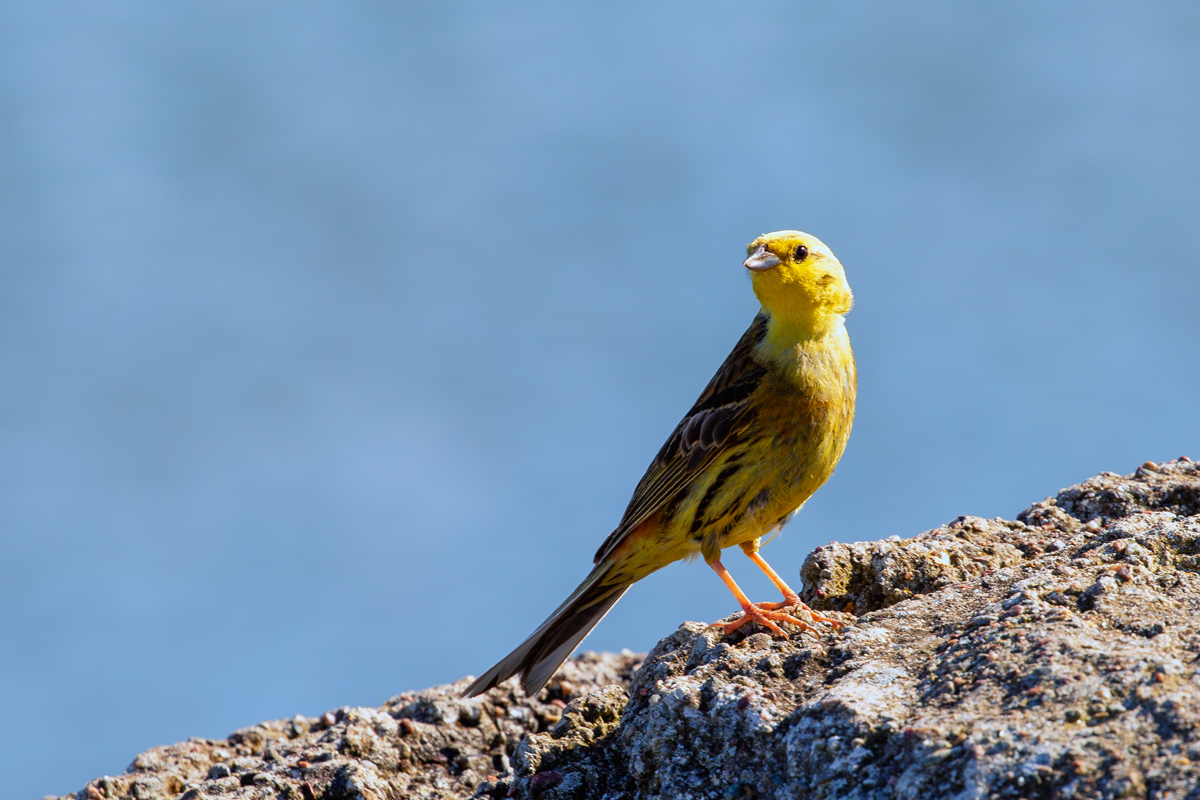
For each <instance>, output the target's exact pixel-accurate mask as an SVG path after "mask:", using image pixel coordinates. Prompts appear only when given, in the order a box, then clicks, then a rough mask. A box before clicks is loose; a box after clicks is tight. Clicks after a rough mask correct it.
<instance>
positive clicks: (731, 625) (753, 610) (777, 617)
mask: <svg viewBox="0 0 1200 800" xmlns="http://www.w3.org/2000/svg"><path fill="white" fill-rule="evenodd" d="M708 565H709V566H710V567H712V568H713V571H714V572H716V573H717V575H719V576H720V578H721V580H722V581H724V582H725V585H726V586H727V587H729V591H731V592H733V596H734V597H735V598H737V601H738V605H739V606H741V607H742V616H741V617H739V618H738V619H735V620H734V621H733V622H714V623H713V624H712V625H710V626H709V627H710V628H714V627H715V628H720V629H721V630H723V631H725V633H733V632H734V631H736V630H737V629H738V628H740V627H742V626H743V625H745V624H746V623H747V622H750V621H754V622H757V623H759V624H760V625H762V626H763V627H764V628H767V629H768V630H770V631H771V632H773V633H777V634H779V635H780V636H787V634H786V633H784V631H783V629H782V628H780V627H779V626H778V625H776V624H775V623H776V622H789V623H791V624H792V625H795V626H796V627H798V628H800V630H802V631H808V632H809V633H811V634H813V635H814V636H815V635H818V634H819V631H818V630H817V629H816V628H814V627H813V626H812V625H809V624H808V623H807V622H804V621H802V620H798V619H796V618H795V617H793V616H792V615H791V614H786V613H784V612H782V611H775V610H774V609H769V608H761V607H760V606H756V605H754V603H751V602H750V599H749V598H748V597H746V594H745V593H744V592H743V591H742V590H741V588H740V587H739V586H738V585H737V583H736V582H735V581H734V580H733V576H732V575H730V574H729V571H728V570H726V569H725V565H724V564H722V563H721V559H719V558H717V559H713V560H712V561H710V562H709V564H708Z"/></svg>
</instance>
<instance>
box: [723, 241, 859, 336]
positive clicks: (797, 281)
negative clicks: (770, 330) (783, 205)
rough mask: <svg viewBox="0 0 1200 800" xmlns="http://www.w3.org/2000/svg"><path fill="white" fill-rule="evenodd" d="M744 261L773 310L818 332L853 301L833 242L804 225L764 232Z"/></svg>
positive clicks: (758, 291) (757, 292)
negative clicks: (831, 245) (797, 228)
mask: <svg viewBox="0 0 1200 800" xmlns="http://www.w3.org/2000/svg"><path fill="white" fill-rule="evenodd" d="M746 250H747V252H749V254H750V255H749V258H747V259H746V260H745V261H744V262H743V265H744V266H745V267H746V269H748V270H749V271H750V277H751V280H752V282H753V284H754V294H755V295H756V296H757V297H758V301H759V302H760V303H762V306H763V309H764V310H765V311H767V312H768V313H770V314H771V316H773V317H775V318H777V319H779V320H780V321H786V322H788V323H791V324H793V325H797V326H799V327H802V328H806V329H808V330H811V331H813V332H816V331H818V330H820V329H821V328H823V327H824V326H825V324H827V323H828V322H832V320H833V319H834V318H835V317H837V316H840V315H841V314H845V313H846V312H847V311H849V310H850V306H852V305H853V304H854V296H853V295H852V294H851V293H850V284H848V283H846V273H845V271H844V270H843V269H842V265H841V262H839V261H838V260H837V259H836V258H835V257H834V255H833V253H832V252H830V250H829V248H828V247H826V246H825V244H824V243H823V242H822V241H821V240H820V239H818V238H817V237H815V236H810V235H808V234H807V233H801V232H800V231H776V232H775V233H764V234H763V235H762V236H759V237H758V238H757V239H755V240H754V241H753V242H751V243H750V244H749V245H748V246H747V248H746Z"/></svg>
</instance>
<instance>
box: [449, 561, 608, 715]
mask: <svg viewBox="0 0 1200 800" xmlns="http://www.w3.org/2000/svg"><path fill="white" fill-rule="evenodd" d="M611 566H612V564H611V562H608V563H601V564H600V565H599V566H597V567H596V568H595V569H594V570H592V572H591V574H590V575H588V576H587V578H585V579H584V581H583V583H581V584H579V586H578V588H576V589H575V591H574V592H572V593H571V596H570V597H568V598H567V599H566V600H565V601H564V602H563V604H562V605H561V606H559V607H558V609H557V610H555V612H554V613H553V614H551V615H550V617H549V619H547V620H546V621H545V622H543V623H542V624H541V625H540V626H539V627H538V629H537V630H536V631H534V632H533V633H532V634H531V635H530V636H529V638H528V639H526V640H525V641H524V642H522V643H521V645H520V646H519V647H518V648H517V649H516V650H513V651H512V652H511V653H509V654H508V655H507V656H505V657H504V658H503V659H501V660H500V663H498V664H496V666H494V667H492V668H491V669H489V670H488V671H487V672H485V673H483V674H482V675H480V676H479V678H478V679H477V680H476V681H475V682H474V683H472V684H471V685H470V686H468V687H467V688H466V690H465V691H464V692H463V693H462V696H463V697H474V696H475V695H477V694H483V693H484V692H486V691H487V690H488V689H491V688H492V687H493V686H496V685H498V684H500V683H503V682H504V681H506V680H508V679H509V678H511V677H512V676H513V675H516V674H518V673H520V675H521V687H522V688H523V689H524V690H525V695H526V696H527V697H533V696H534V695H536V694H537V693H538V692H540V691H541V690H542V687H543V686H545V685H546V682H547V681H549V680H550V676H552V675H553V674H554V671H555V670H557V669H558V667H559V665H560V664H562V662H564V661H566V660H567V657H568V656H569V655H571V653H572V651H574V650H575V648H576V647H578V646H579V643H580V642H582V641H583V638H584V637H585V636H587V635H588V634H589V633H590V632H591V630H592V628H594V627H596V625H597V623H599V622H600V620H602V619H604V615H605V614H607V613H608V611H609V609H610V608H612V607H613V606H614V605H616V603H617V601H618V600H620V599H621V595H623V594H625V590H627V589H628V588H629V586H628V585H627V584H626V585H621V584H617V585H604V582H603V581H604V577H605V576H606V575H608V571H609V569H610V568H611Z"/></svg>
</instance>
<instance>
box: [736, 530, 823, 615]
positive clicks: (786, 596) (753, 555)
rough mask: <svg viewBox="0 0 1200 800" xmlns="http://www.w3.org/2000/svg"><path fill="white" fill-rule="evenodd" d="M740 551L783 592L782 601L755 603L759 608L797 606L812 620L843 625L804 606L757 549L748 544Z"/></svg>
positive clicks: (773, 608) (770, 608) (798, 596)
mask: <svg viewBox="0 0 1200 800" xmlns="http://www.w3.org/2000/svg"><path fill="white" fill-rule="evenodd" d="M742 551H743V552H744V553H745V554H746V557H747V558H749V559H750V560H751V561H753V562H754V563H755V564H757V565H758V568H759V569H761V570H762V571H763V572H765V573H766V574H767V577H768V578H770V579H771V583H773V584H775V588H776V589H778V590H779V591H780V592H782V593H783V602H782V603H757V604H756V605H757V606H758V607H759V608H763V609H766V610H768V611H774V610H775V609H779V608H796V607H797V606H799V608H800V610H801V611H807V612H808V613H809V614H810V615H812V618H813V620H814V621H816V622H825V623H828V624H829V625H832V626H833V627H834V628H835V629H837V628H842V627H845V623H843V622H839V621H837V620H836V619H831V618H829V617H825V616H822V615H820V614H818V613H817V612H816V611H813V610H812V609H811V608H809V607H808V606H806V605H805V604H804V603H803V602H802V601H801V600H800V595H798V594H796V593H795V592H794V591H792V587H790V586H788V585H787V584H786V583H784V582H783V578H781V577H779V573H777V572H776V571H775V570H773V569H772V568H771V565H770V564H768V563H767V560H766V559H765V558H763V557H762V556H760V555H759V554H758V550H757V549H752V548H751V547H750V546H748V545H742Z"/></svg>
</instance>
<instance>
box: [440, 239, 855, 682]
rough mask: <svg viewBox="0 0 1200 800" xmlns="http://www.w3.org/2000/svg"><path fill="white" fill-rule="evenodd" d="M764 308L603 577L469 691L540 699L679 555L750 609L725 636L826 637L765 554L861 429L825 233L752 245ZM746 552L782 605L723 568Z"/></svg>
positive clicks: (623, 529) (676, 437)
mask: <svg viewBox="0 0 1200 800" xmlns="http://www.w3.org/2000/svg"><path fill="white" fill-rule="evenodd" d="M748 251H749V254H750V255H749V258H747V259H746V260H745V262H744V266H745V267H746V268H747V269H748V270H750V276H751V279H752V282H753V284H754V294H755V295H757V297H758V300H759V302H760V303H761V304H762V309H761V310H760V311H759V313H758V316H756V317H755V318H754V322H753V323H751V325H750V329H749V330H747V331H746V333H744V334H743V335H742V338H741V339H740V340H739V341H738V343H737V345H736V346H735V347H734V348H733V352H732V353H730V354H729V357H728V358H727V359H725V363H724V364H722V365H721V368H720V369H718V370H717V374H716V375H715V376H714V377H713V379H712V380H711V381H710V382H709V384H708V386H707V387H705V389H704V391H703V392H702V393H701V394H700V399H699V400H697V401H696V404H695V405H694V406H692V408H691V410H690V411H688V413H687V414H686V415H685V416H684V418H683V420H682V421H681V422H680V423H679V425H677V426H676V428H675V430H674V431H673V432H672V433H671V435H670V437H669V438H668V439H667V443H666V444H664V445H663V447H662V450H660V451H659V452H658V455H657V456H656V457H655V459H654V462H653V463H652V464H651V465H650V468H649V469H648V470H646V474H645V475H644V476H643V477H642V480H641V482H640V483H638V485H637V489H635V490H634V492H633V499H632V500H630V501H629V507H628V508H627V509H625V516H624V517H622V518H621V524H620V525H618V526H617V529H616V530H614V531H613V532H612V533H611V534H609V537H608V538H607V539H605V541H604V544H602V545H600V549H599V550H598V551H597V552H596V559H595V563H596V567H595V569H593V570H592V572H591V574H589V575H588V576H587V577H586V578H585V579H584V580H583V583H581V584H579V587H578V588H577V589H576V590H575V591H574V592H572V593H571V596H570V597H568V598H567V599H566V601H565V602H564V603H563V604H562V605H561V606H559V607H558V609H557V610H556V611H555V612H554V613H553V614H551V615H550V618H549V619H547V620H546V621H545V622H543V623H542V625H541V627H539V628H538V629H537V630H536V631H534V632H533V634H532V635H531V636H530V637H529V638H528V639H526V640H525V641H524V643H522V644H521V646H520V647H518V648H517V649H516V650H514V651H513V652H512V653H510V654H509V655H507V656H506V657H505V658H504V659H503V660H501V661H500V663H499V664H497V665H496V666H494V667H492V668H491V669H489V670H488V671H487V672H485V673H484V674H483V675H481V676H480V677H479V679H478V680H476V681H475V682H474V683H472V684H471V685H470V686H469V687H467V690H466V691H465V692H464V693H463V696H464V697H473V696H474V695H477V694H480V693H482V692H486V691H487V690H488V689H490V688H492V687H493V686H495V685H497V684H498V683H500V682H501V681H504V680H506V679H507V678H509V677H510V676H512V675H516V674H518V673H520V675H521V685H522V687H523V688H524V689H525V693H526V694H527V695H529V696H532V695H534V694H537V692H538V691H539V690H540V689H541V688H542V687H543V686H545V685H546V681H548V680H549V679H550V676H551V675H553V674H554V671H555V670H556V669H558V666H559V665H560V664H561V663H562V662H563V661H565V660H566V658H567V656H569V655H570V654H571V652H572V651H573V650H574V649H575V648H576V646H578V644H579V643H580V642H581V641H583V637H585V636H587V634H588V632H589V631H591V629H592V628H593V627H595V626H596V623H598V622H599V621H600V620H601V619H602V618H603V617H604V615H605V613H607V612H608V610H609V609H610V608H612V607H613V605H614V604H615V603H616V602H617V600H619V599H620V598H621V595H623V594H624V593H625V590H626V589H628V588H629V586H630V585H631V584H633V583H634V582H635V581H639V580H641V579H642V578H644V577H646V576H647V575H649V574H650V573H651V572H654V571H655V570H657V569H661V568H662V567H665V566H666V565H667V564H670V563H671V562H673V561H678V560H679V559H681V558H687V557H689V556H695V555H696V554H697V553H699V554H701V555H703V556H704V560H705V561H706V562H708V565H709V566H710V567H712V568H713V569H714V570H716V572H717V574H718V575H719V576H720V577H721V580H722V581H724V582H725V585H726V586H728V587H729V590H730V591H731V592H733V595H734V597H736V598H737V601H738V604H739V605H741V607H742V612H743V614H742V616H741V617H740V618H739V619H737V620H736V621H735V622H732V623H728V624H725V625H722V626H721V627H722V628H724V630H725V631H726V632H727V633H728V632H730V631H732V630H734V629H735V628H738V627H740V626H741V625H743V624H745V623H746V622H749V621H751V620H753V621H755V622H758V623H760V624H762V625H764V626H766V627H767V628H769V629H770V630H771V631H773V632H775V633H779V634H783V630H782V629H780V628H779V626H778V625H776V624H775V623H776V622H788V623H791V624H793V625H797V626H799V627H800V628H801V630H807V631H809V632H815V631H816V629H815V628H814V627H813V626H812V625H810V624H809V623H806V622H803V621H801V620H800V619H797V618H796V617H794V616H792V615H791V614H788V613H787V612H786V611H784V610H782V609H788V608H792V609H796V610H797V611H807V612H808V614H809V616H810V617H811V620H812V621H813V622H817V623H821V622H827V623H832V624H835V625H837V624H839V623H836V622H835V621H834V620H831V619H828V618H826V617H822V616H820V615H818V614H816V613H815V612H813V611H812V610H811V609H809V608H808V606H806V605H804V604H803V603H802V602H800V598H799V597H798V596H797V595H796V593H795V592H794V591H792V589H791V587H789V586H788V585H787V584H786V583H784V581H783V579H782V578H780V577H779V575H777V574H776V573H775V570H773V569H771V567H770V566H769V565H768V564H767V562H766V561H764V560H763V558H762V556H760V555H759V553H758V547H759V543H760V540H761V539H762V537H763V536H765V535H767V534H769V533H771V532H772V531H775V530H778V529H779V528H780V527H782V526H783V525H784V523H786V522H787V521H788V519H789V518H790V517H791V516H792V515H793V514H794V513H795V512H796V511H797V510H799V508H800V506H802V505H804V502H805V501H806V500H808V498H809V497H810V496H812V493H813V492H815V491H816V490H817V489H818V488H820V486H821V484H823V483H824V482H825V481H826V479H828V478H829V476H830V475H832V474H833V468H834V467H835V466H836V465H837V462H838V459H839V458H841V457H842V451H843V450H845V448H846V440H847V439H848V438H849V437H850V426H851V424H852V423H853V421H854V395H855V391H856V388H857V376H856V373H855V369H854V354H853V353H852V352H851V351H850V338H849V336H847V335H846V326H845V320H844V316H843V315H844V314H845V313H846V312H847V311H849V310H850V306H851V304H852V303H853V297H852V296H851V294H850V286H849V285H848V284H847V283H846V275H845V273H844V272H843V270H842V265H841V264H840V263H839V262H838V260H837V259H836V258H834V256H833V253H831V252H830V251H829V248H828V247H826V246H825V245H824V244H822V243H821V241H820V240H818V239H817V238H816V237H814V236H809V235H808V234H806V233H800V232H799V231H778V232H776V233H767V234H763V235H762V236H760V237H758V238H757V239H755V240H754V241H753V242H751V243H750V246H749V248H748ZM735 544H736V545H740V546H741V548H742V550H743V551H744V552H745V553H746V555H747V556H749V557H750V559H751V560H752V561H753V562H754V563H755V564H757V565H758V566H759V567H760V568H761V569H762V570H763V572H765V573H766V574H767V577H768V578H770V579H771V582H772V583H774V584H775V586H776V587H778V589H779V590H780V591H781V592H783V602H782V603H758V604H755V603H751V602H750V601H749V600H748V599H747V598H746V595H745V594H743V593H742V590H741V589H739V588H738V585H737V584H736V583H734V580H733V578H732V577H731V576H730V575H729V573H728V572H726V571H725V567H724V566H723V565H722V564H721V559H720V556H721V550H723V549H724V548H726V547H732V546H733V545H735Z"/></svg>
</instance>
